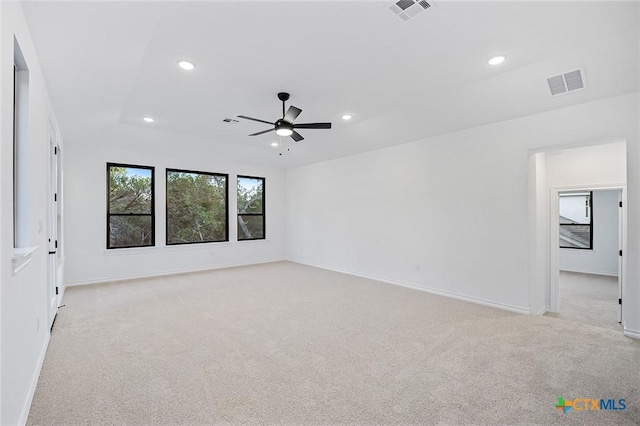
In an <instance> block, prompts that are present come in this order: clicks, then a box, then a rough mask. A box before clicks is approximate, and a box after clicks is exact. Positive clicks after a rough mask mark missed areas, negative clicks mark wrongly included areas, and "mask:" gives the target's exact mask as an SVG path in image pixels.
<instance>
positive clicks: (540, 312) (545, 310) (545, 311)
mask: <svg viewBox="0 0 640 426" xmlns="http://www.w3.org/2000/svg"><path fill="white" fill-rule="evenodd" d="M547 312H549V307H548V306H544V307H543V308H542V309H540V310H539V311H538V313H537V314H536V315H544V314H546V313H547Z"/></svg>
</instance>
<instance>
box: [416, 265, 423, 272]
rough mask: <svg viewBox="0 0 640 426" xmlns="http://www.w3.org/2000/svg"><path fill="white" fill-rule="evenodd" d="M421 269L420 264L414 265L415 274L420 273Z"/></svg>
mask: <svg viewBox="0 0 640 426" xmlns="http://www.w3.org/2000/svg"><path fill="white" fill-rule="evenodd" d="M421 269H422V267H421V266H420V264H418V265H416V272H420V270H421Z"/></svg>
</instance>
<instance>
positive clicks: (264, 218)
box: [236, 175, 267, 241]
mask: <svg viewBox="0 0 640 426" xmlns="http://www.w3.org/2000/svg"><path fill="white" fill-rule="evenodd" d="M240 178H245V179H259V180H262V213H240V212H239V211H237V209H238V200H237V198H236V211H237V213H238V218H240V216H262V237H257V238H240V229H237V231H236V234H237V236H236V238H237V239H238V241H256V240H266V239H267V207H266V206H267V179H266V178H264V177H260V176H247V175H237V176H236V197H237V195H238V180H239V179H240ZM237 222H238V221H237V219H236V223H237Z"/></svg>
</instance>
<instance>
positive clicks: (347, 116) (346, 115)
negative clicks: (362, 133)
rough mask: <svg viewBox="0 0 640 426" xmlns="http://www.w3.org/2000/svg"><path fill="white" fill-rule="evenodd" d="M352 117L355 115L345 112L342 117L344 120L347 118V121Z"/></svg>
mask: <svg viewBox="0 0 640 426" xmlns="http://www.w3.org/2000/svg"><path fill="white" fill-rule="evenodd" d="M352 118H353V115H351V114H344V115H343V116H342V119H343V120H345V121H349V120H351V119H352Z"/></svg>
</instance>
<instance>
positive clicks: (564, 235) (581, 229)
mask: <svg viewBox="0 0 640 426" xmlns="http://www.w3.org/2000/svg"><path fill="white" fill-rule="evenodd" d="M560 247H562V248H583V249H588V248H591V226H589V225H560Z"/></svg>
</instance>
